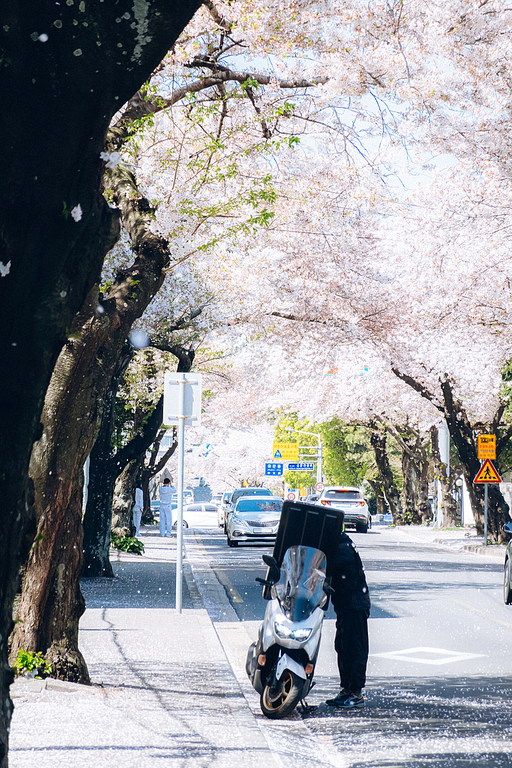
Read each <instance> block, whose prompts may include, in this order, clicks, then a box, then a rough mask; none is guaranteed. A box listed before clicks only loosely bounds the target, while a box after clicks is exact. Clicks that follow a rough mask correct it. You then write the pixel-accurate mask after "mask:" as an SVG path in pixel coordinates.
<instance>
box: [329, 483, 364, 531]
mask: <svg viewBox="0 0 512 768" xmlns="http://www.w3.org/2000/svg"><path fill="white" fill-rule="evenodd" d="M316 503H317V504H318V505H321V506H329V507H337V508H338V509H342V510H343V512H344V514H345V526H346V527H349V526H350V527H352V528H355V529H356V531H358V532H359V533H366V532H367V531H368V528H370V527H371V524H372V523H371V517H370V511H369V509H368V504H367V503H366V501H365V499H364V496H363V494H362V492H361V491H360V489H359V488H352V487H351V486H340V485H329V486H327V488H324V490H323V491H322V493H321V494H320V496H319V498H318V501H317V502H316Z"/></svg>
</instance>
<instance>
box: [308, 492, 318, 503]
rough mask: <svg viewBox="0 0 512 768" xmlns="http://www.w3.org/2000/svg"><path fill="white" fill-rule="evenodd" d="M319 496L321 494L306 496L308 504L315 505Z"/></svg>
mask: <svg viewBox="0 0 512 768" xmlns="http://www.w3.org/2000/svg"><path fill="white" fill-rule="evenodd" d="M319 496H320V494H319V493H310V494H309V496H306V504H314V503H315V501H318V499H319Z"/></svg>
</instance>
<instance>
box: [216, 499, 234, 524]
mask: <svg viewBox="0 0 512 768" xmlns="http://www.w3.org/2000/svg"><path fill="white" fill-rule="evenodd" d="M230 499H231V491H226V493H223V494H222V499H221V502H220V504H219V506H218V511H217V524H218V526H219V528H224V520H225V518H226V512H227V510H228V509H229V502H230Z"/></svg>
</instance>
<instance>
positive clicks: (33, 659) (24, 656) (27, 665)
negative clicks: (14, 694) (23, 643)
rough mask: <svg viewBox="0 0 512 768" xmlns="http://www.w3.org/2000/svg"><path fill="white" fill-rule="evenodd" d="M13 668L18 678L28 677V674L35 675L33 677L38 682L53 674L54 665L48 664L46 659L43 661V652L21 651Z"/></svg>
mask: <svg viewBox="0 0 512 768" xmlns="http://www.w3.org/2000/svg"><path fill="white" fill-rule="evenodd" d="M12 668H13V669H14V672H15V674H16V675H17V676H18V677H20V676H21V675H26V674H27V673H29V675H30V673H35V675H33V676H34V677H35V678H36V679H37V680H41V678H43V677H48V676H49V675H51V673H52V665H51V664H48V662H47V661H46V659H43V654H42V653H41V651H38V652H37V653H30V651H24V650H23V649H21V650H20V651H18V655H17V656H16V661H15V662H14V664H13V665H12ZM31 676H32V675H31Z"/></svg>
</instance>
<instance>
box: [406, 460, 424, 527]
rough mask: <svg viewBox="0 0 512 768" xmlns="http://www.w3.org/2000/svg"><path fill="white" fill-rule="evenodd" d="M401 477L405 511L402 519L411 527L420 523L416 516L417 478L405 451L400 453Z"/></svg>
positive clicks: (412, 462)
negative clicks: (402, 479)
mask: <svg viewBox="0 0 512 768" xmlns="http://www.w3.org/2000/svg"><path fill="white" fill-rule="evenodd" d="M402 475H403V478H404V499H405V509H404V512H403V519H404V520H406V521H407V522H408V523H411V524H413V525H418V524H419V523H421V518H420V516H419V514H418V506H417V505H418V495H419V490H418V476H417V471H416V464H415V462H414V459H413V457H412V455H411V453H410V452H409V451H407V450H403V451H402Z"/></svg>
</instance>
